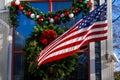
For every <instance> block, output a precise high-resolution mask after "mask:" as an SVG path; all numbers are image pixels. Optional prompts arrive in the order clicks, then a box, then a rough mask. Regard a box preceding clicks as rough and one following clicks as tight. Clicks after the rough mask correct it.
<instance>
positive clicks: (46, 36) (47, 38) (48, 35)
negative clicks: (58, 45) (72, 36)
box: [40, 30, 57, 45]
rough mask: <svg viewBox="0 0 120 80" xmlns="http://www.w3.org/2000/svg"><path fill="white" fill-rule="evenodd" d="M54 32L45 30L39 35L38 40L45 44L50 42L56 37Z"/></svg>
mask: <svg viewBox="0 0 120 80" xmlns="http://www.w3.org/2000/svg"><path fill="white" fill-rule="evenodd" d="M56 37H57V36H56V32H55V31H53V30H46V31H44V32H43V33H42V34H41V36H40V41H41V43H42V44H44V45H46V44H48V43H50V42H52V41H53V40H54V39H55V38H56Z"/></svg>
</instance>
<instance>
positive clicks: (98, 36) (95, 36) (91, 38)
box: [40, 33, 107, 62]
mask: <svg viewBox="0 0 120 80" xmlns="http://www.w3.org/2000/svg"><path fill="white" fill-rule="evenodd" d="M106 36H107V33H106V34H100V35H93V36H89V37H87V38H86V39H83V40H81V42H80V43H81V44H77V45H76V46H75V45H74V46H72V47H69V48H65V49H64V48H62V49H61V50H58V51H57V52H54V53H52V54H50V55H47V57H46V58H42V59H41V60H40V62H43V61H44V60H45V59H47V58H51V57H52V56H55V55H56V56H57V55H58V54H62V53H64V54H65V53H67V52H71V51H72V50H77V49H79V48H80V47H82V46H83V44H84V45H85V44H86V43H88V42H93V41H97V40H104V38H105V39H106ZM98 38H99V39H98ZM92 40H93V41H92ZM71 54H72V52H71Z"/></svg>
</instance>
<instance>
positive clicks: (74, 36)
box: [38, 22, 107, 61]
mask: <svg viewBox="0 0 120 80" xmlns="http://www.w3.org/2000/svg"><path fill="white" fill-rule="evenodd" d="M106 26H107V24H105V23H104V24H103V22H101V26H100V25H98V24H97V23H96V24H95V25H93V27H91V29H93V30H91V32H93V31H95V30H96V31H101V30H102V31H103V30H104V27H106ZM102 27H103V28H102ZM99 28H100V29H101V30H100V29H99ZM87 29H88V28H83V29H80V30H78V31H76V32H74V33H72V34H70V35H68V36H67V37H65V38H62V39H61V41H59V42H57V43H55V42H54V41H53V42H54V45H53V46H51V47H50V48H49V49H47V50H46V51H44V55H41V58H43V57H44V56H45V55H48V54H49V52H51V51H52V50H54V48H56V47H57V46H56V45H59V44H61V43H63V42H65V41H68V40H71V39H74V38H76V37H78V36H82V35H84V34H86V33H88V32H89V31H90V30H87ZM89 29H90V28H89ZM105 29H106V28H105ZM86 30H87V31H86ZM84 36H85V35H84ZM63 44H64V43H63ZM46 53H47V54H46ZM39 60H40V58H39V59H38V61H39Z"/></svg>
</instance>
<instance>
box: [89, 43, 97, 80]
mask: <svg viewBox="0 0 120 80" xmlns="http://www.w3.org/2000/svg"><path fill="white" fill-rule="evenodd" d="M89 54H90V80H96V75H95V42H91V43H90V53H89Z"/></svg>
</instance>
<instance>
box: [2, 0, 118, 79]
mask: <svg viewBox="0 0 120 80" xmlns="http://www.w3.org/2000/svg"><path fill="white" fill-rule="evenodd" d="M39 1H41V0H39ZM91 1H92V3H93V8H94V6H98V5H100V4H102V3H103V2H105V1H106V0H91ZM10 2H11V0H2V2H1V3H0V65H1V66H0V80H21V79H22V78H23V75H24V72H22V70H21V72H18V71H17V70H18V68H20V69H22V66H21V65H19V66H18V65H17V63H18V62H20V64H23V63H22V62H21V60H22V58H23V57H22V54H17V53H22V52H20V50H21V49H22V48H23V47H24V44H25V39H24V37H22V36H21V35H20V34H19V33H17V32H15V33H14V34H13V31H14V30H13V28H10V25H9V22H8V17H9V11H8V8H7V6H8V5H10ZM111 5H112V2H111V0H107V6H108V8H107V12H108V13H107V15H108V26H109V30H108V34H109V36H108V40H106V41H101V42H92V43H90V44H89V52H88V54H87V55H84V56H87V58H85V60H84V61H86V60H87V62H86V63H87V66H89V67H88V68H87V73H89V74H85V75H83V76H84V77H86V76H87V79H86V80H114V74H113V71H114V64H113V62H112V61H113V60H115V61H116V59H115V58H113V56H112V54H113V49H112V16H111V15H112V10H111V9H112V8H111V7H112V6H111ZM13 35H14V36H15V41H14V46H13V39H12V36H13ZM13 47H15V48H14V51H13V50H12V49H13ZM15 53H16V54H15ZM18 56H19V57H18ZM20 56H21V57H20ZM13 58H14V61H13ZM80 60H81V58H80ZM82 60H83V59H82ZM78 63H79V62H78ZM81 64H82V63H80V65H81ZM13 65H14V68H13ZM20 66H21V67H20ZM78 69H79V68H78ZM85 69H86V68H85ZM84 71H85V70H83V73H84ZM77 75H78V76H79V72H77ZM84 77H83V78H78V80H84Z"/></svg>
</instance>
